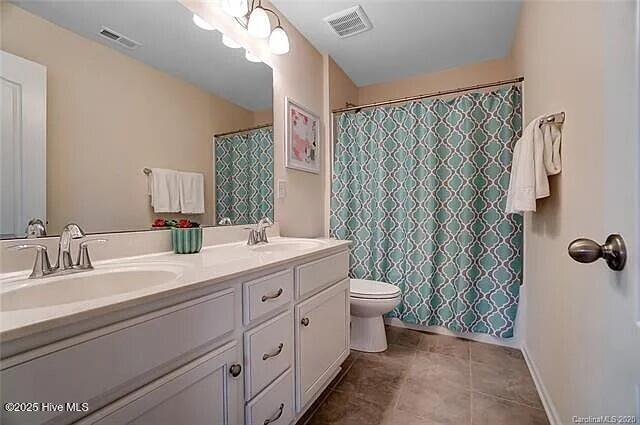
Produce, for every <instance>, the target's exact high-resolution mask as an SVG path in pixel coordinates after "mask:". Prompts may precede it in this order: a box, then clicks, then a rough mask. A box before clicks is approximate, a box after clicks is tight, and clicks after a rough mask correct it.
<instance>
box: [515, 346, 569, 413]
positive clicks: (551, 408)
mask: <svg viewBox="0 0 640 425" xmlns="http://www.w3.org/2000/svg"><path fill="white" fill-rule="evenodd" d="M520 350H521V351H522V355H523V356H524V360H525V362H527V367H528V368H529V372H530V373H531V377H532V378H533V382H534V384H535V385H536V389H537V390H538V395H540V400H541V401H542V405H543V406H544V411H545V412H546V413H547V418H549V423H550V424H551V425H562V421H560V416H559V415H558V411H557V410H556V407H555V405H554V404H553V401H552V400H551V396H550V395H549V392H548V391H547V388H546V387H545V386H544V382H542V378H541V376H540V372H539V371H538V368H537V367H536V364H535V363H534V362H533V359H532V358H531V356H530V355H529V352H528V351H527V347H525V346H523V347H521V348H520Z"/></svg>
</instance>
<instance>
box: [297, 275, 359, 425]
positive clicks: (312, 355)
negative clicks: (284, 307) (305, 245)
mask: <svg viewBox="0 0 640 425" xmlns="http://www.w3.org/2000/svg"><path fill="white" fill-rule="evenodd" d="M295 329H296V348H297V350H296V405H297V409H298V412H300V411H302V410H303V408H304V406H306V405H307V403H308V402H309V401H311V400H312V399H313V398H314V397H315V396H316V395H317V394H318V393H319V392H320V391H322V389H324V388H325V386H326V384H328V381H329V380H330V379H332V378H333V376H334V374H335V373H336V372H337V370H338V368H339V367H340V364H341V363H342V361H343V360H344V359H345V358H346V357H347V355H348V354H349V280H348V279H345V280H343V281H341V282H340V283H337V284H335V285H334V286H332V287H330V288H328V289H325V290H324V291H322V292H320V293H319V294H317V295H315V296H313V297H311V298H309V299H308V300H306V301H305V302H303V303H300V304H299V305H298V306H296V326H295Z"/></svg>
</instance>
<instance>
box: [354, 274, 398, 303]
mask: <svg viewBox="0 0 640 425" xmlns="http://www.w3.org/2000/svg"><path fill="white" fill-rule="evenodd" d="M350 283H351V296H352V297H355V298H371V299H385V298H394V297H396V296H398V295H400V288H398V287H397V286H395V285H392V284H390V283H385V282H378V281H375V280H365V279H351V282H350Z"/></svg>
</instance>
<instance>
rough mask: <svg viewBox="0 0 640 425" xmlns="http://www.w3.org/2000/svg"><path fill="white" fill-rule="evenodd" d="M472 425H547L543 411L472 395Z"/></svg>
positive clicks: (475, 394)
mask: <svg viewBox="0 0 640 425" xmlns="http://www.w3.org/2000/svg"><path fill="white" fill-rule="evenodd" d="M471 397H472V398H473V399H472V401H471V405H472V412H471V417H472V418H473V425H513V424H518V425H548V424H549V421H548V420H547V415H546V414H545V413H544V410H540V409H534V408H532V407H527V406H524V405H522V404H517V403H513V402H510V401H506V400H500V399H497V398H494V397H491V396H488V395H484V394H477V393H472V395H471Z"/></svg>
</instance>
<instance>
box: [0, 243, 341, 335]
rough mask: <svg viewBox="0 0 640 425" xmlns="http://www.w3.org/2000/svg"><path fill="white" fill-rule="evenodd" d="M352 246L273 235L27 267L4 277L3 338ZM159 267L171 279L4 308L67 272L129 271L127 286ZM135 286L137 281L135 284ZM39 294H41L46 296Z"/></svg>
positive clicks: (0, 316)
mask: <svg viewBox="0 0 640 425" xmlns="http://www.w3.org/2000/svg"><path fill="white" fill-rule="evenodd" d="M349 244H350V242H349V241H344V240H335V239H298V238H284V237H275V238H272V240H271V242H270V244H267V245H257V246H253V247H250V246H247V245H246V243H245V242H234V243H227V244H222V245H213V246H209V247H205V248H203V249H202V250H201V251H200V253H198V254H189V255H176V254H173V253H167V252H164V253H158V254H151V255H144V256H138V257H128V258H118V259H115V260H107V261H100V262H96V263H94V266H95V270H92V271H88V272H83V273H77V274H72V275H67V276H60V277H49V278H44V279H29V280H26V279H25V278H26V277H27V276H28V274H29V272H28V271H23V272H17V273H8V274H4V275H0V291H1V292H0V301H2V307H0V340H1V341H2V342H7V341H12V340H16V339H18V338H22V337H25V336H29V335H32V334H36V333H41V332H46V331H51V330H53V329H55V328H57V327H60V326H65V325H69V324H72V323H76V322H78V321H82V320H88V319H91V318H94V317H98V316H103V315H105V314H109V313H111V312H114V311H118V310H122V309H125V308H131V307H135V306H138V305H141V304H143V303H148V302H153V301H155V300H158V299H161V298H166V297H168V296H171V295H175V294H179V293H182V292H186V291H190V290H194V289H198V288H204V287H206V286H209V285H214V284H216V283H221V282H226V281H229V280H230V279H234V278H236V277H238V276H240V275H244V274H247V273H255V272H260V271H261V270H265V269H268V268H274V267H278V266H279V265H284V264H286V263H289V262H291V261H299V260H304V259H306V258H311V257H314V256H317V255H318V254H329V253H331V252H339V251H342V250H344V249H346V248H347V247H348V245H349ZM286 245H289V246H290V248H284V249H282V248H281V247H283V246H286ZM156 267H157V268H158V270H159V272H158V273H160V274H159V276H160V275H161V273H165V274H164V275H162V276H165V277H166V276H170V279H169V280H166V279H165V281H164V282H161V283H159V284H153V285H145V286H142V287H141V288H140V289H137V288H136V289H135V290H130V288H126V290H121V292H120V293H116V294H113V295H111V294H109V295H106V296H100V297H94V298H90V299H82V298H81V297H79V299H78V300H73V301H72V302H67V303H57V304H55V305H47V304H46V302H43V303H41V304H39V305H34V306H30V307H28V308H16V309H9V308H7V307H6V305H8V302H6V300H8V299H9V297H10V296H11V295H10V293H11V292H13V291H21V290H24V289H25V288H27V287H28V288H29V289H30V288H35V287H37V286H39V285H49V286H48V287H47V288H51V290H52V291H56V286H57V285H56V284H57V282H62V281H63V280H65V279H68V277H69V276H72V277H83V278H84V277H87V278H92V276H91V275H92V274H93V275H97V274H100V273H102V274H105V273H106V272H105V270H107V271H108V270H112V271H116V272H123V270H124V272H125V273H132V274H129V275H128V276H129V277H128V278H124V277H123V278H122V279H121V281H119V282H115V281H114V284H116V285H120V286H122V280H128V281H127V282H125V285H126V284H129V282H130V281H132V280H135V279H134V278H133V276H136V274H135V273H141V274H140V276H144V275H143V274H142V273H145V270H154V269H155V268H156ZM116 274H117V273H116ZM121 276H124V275H121ZM151 278H153V276H152V277H150V279H151ZM112 280H113V279H112ZM77 281H78V282H77V283H78V284H84V283H82V282H84V281H81V280H80V279H77ZM131 284H134V283H133V282H131ZM79 287H80V286H79ZM58 291H60V289H58ZM45 292H46V291H45ZM41 293H42V291H41V290H39V294H41ZM52 293H53V292H52ZM39 296H41V297H42V295H39Z"/></svg>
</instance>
